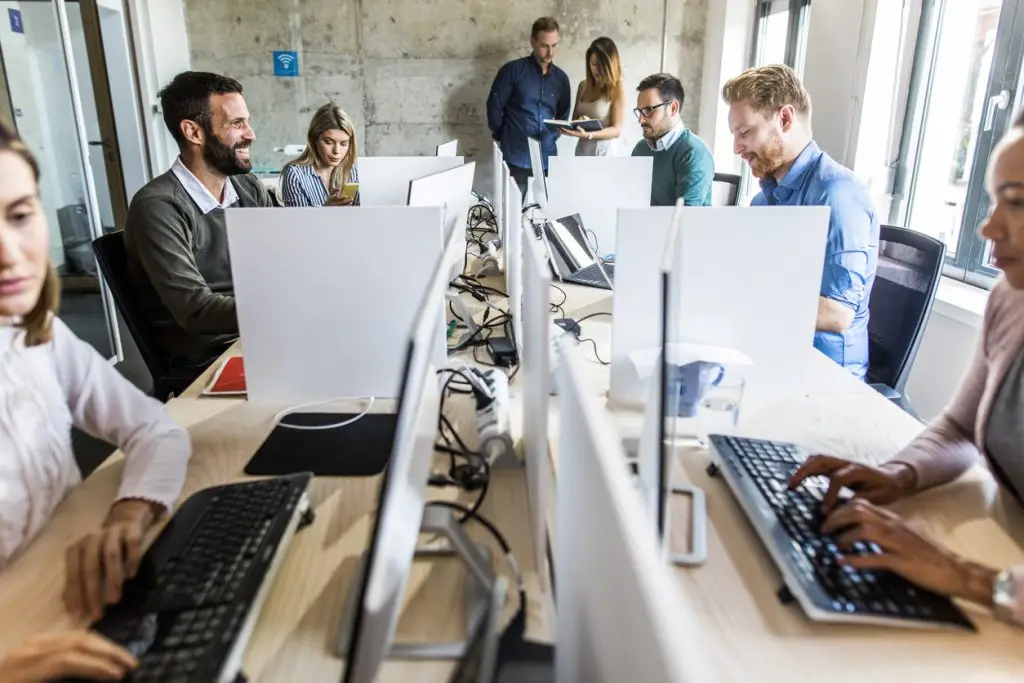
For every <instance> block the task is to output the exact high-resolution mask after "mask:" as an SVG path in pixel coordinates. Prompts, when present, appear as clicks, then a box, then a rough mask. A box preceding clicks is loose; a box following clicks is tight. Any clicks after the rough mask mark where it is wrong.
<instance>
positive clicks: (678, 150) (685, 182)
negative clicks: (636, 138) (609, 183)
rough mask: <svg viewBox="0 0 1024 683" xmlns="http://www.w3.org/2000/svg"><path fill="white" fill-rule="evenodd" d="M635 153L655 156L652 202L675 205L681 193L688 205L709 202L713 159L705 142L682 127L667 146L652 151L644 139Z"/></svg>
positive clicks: (656, 204)
mask: <svg viewBox="0 0 1024 683" xmlns="http://www.w3.org/2000/svg"><path fill="white" fill-rule="evenodd" d="M633 156H635V157H654V172H653V174H652V176H651V206H675V204H676V200H677V199H678V198H680V197H682V198H683V202H684V203H685V204H686V205H687V206H711V182H712V181H713V180H714V178H715V159H714V157H713V156H712V154H711V150H710V149H709V148H708V146H707V143H705V142H704V141H703V140H701V139H700V138H699V137H697V136H696V135H694V134H693V133H692V132H691V131H690V130H689V129H687V128H684V129H683V132H682V134H681V135H680V136H679V138H678V139H677V140H676V141H675V142H673V143H672V146H671V147H669V148H668V149H666V150H662V151H658V152H655V151H654V150H652V149H651V148H650V146H649V145H648V144H647V141H646V140H641V141H640V142H638V143H636V147H634V148H633Z"/></svg>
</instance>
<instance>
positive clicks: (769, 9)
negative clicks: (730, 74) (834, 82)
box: [739, 0, 811, 199]
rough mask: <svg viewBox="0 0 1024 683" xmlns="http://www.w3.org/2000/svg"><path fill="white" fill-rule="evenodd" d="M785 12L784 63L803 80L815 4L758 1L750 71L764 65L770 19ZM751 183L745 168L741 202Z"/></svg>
mask: <svg viewBox="0 0 1024 683" xmlns="http://www.w3.org/2000/svg"><path fill="white" fill-rule="evenodd" d="M784 11H789V23H788V26H787V28H786V53H785V58H784V63H785V64H786V65H787V66H789V67H792V68H793V70H794V71H796V73H797V75H798V76H803V71H804V58H805V57H806V55H807V24H808V21H809V19H810V11H811V0H757V4H756V5H755V7H754V30H753V33H752V34H751V35H752V36H753V39H752V40H751V41H750V54H749V56H748V58H747V67H748V68H752V67H755V66H761V65H762V61H761V60H762V57H763V52H764V39H765V32H766V30H767V28H768V18H769V17H770V16H771V15H773V14H777V13H780V12H784ZM751 183H754V177H753V176H752V175H750V167H749V166H748V165H747V164H744V165H743V171H742V172H741V174H740V187H739V196H740V198H741V199H742V198H745V197H747V195H748V191H749V189H750V186H751Z"/></svg>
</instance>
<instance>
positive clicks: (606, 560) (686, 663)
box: [554, 337, 706, 683]
mask: <svg viewBox="0 0 1024 683" xmlns="http://www.w3.org/2000/svg"><path fill="white" fill-rule="evenodd" d="M578 353H579V352H578V348H576V344H575V343H574V342H570V341H568V340H566V339H565V338H564V337H563V338H562V339H560V341H559V364H558V385H559V390H560V396H561V399H560V403H559V406H560V410H561V415H560V419H559V425H560V426H559V429H560V432H561V434H560V439H559V448H558V481H557V487H558V492H557V496H556V503H555V504H556V508H557V510H556V514H555V542H554V549H555V584H556V589H555V594H556V595H557V596H558V616H557V627H556V632H557V644H556V647H555V680H557V681H559V682H560V683H561V682H562V681H565V683H622V682H623V681H643V683H687V682H688V681H694V680H698V679H697V678H696V677H695V676H696V675H697V673H696V672H700V671H702V670H706V668H705V667H704V665H703V661H702V660H703V657H705V656H706V655H704V654H702V651H701V649H700V647H699V646H697V645H696V643H698V642H699V639H698V638H699V633H700V629H699V628H698V625H697V624H696V623H695V619H694V617H693V616H692V614H691V612H690V609H689V606H688V605H687V604H686V603H685V602H684V601H683V597H682V595H681V593H680V591H679V586H678V584H677V583H676V582H677V581H678V579H677V578H676V577H675V576H674V573H673V571H672V570H671V569H670V568H669V566H668V565H667V564H666V563H665V562H664V561H663V560H662V556H661V551H660V550H659V547H658V543H657V538H656V533H655V529H654V526H653V525H652V524H651V523H650V521H649V518H648V516H647V514H646V513H645V511H644V509H643V505H642V503H641V499H640V496H639V492H638V491H637V490H636V488H635V487H634V485H633V484H632V482H631V479H630V474H629V471H628V469H627V466H626V453H625V452H624V451H623V449H622V441H621V438H620V436H619V434H618V433H617V432H616V431H615V429H614V427H613V426H612V420H611V417H610V416H609V415H608V414H607V413H606V412H605V411H604V409H603V408H602V407H601V406H600V404H599V399H598V398H597V396H595V395H594V392H593V388H592V382H591V381H590V380H589V379H588V378H587V377H585V376H584V372H583V364H582V361H581V360H580V358H579V357H578V355H577V354H578Z"/></svg>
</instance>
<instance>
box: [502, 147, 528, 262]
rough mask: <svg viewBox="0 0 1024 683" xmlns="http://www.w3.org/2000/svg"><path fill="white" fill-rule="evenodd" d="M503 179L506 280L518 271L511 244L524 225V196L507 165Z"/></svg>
mask: <svg viewBox="0 0 1024 683" xmlns="http://www.w3.org/2000/svg"><path fill="white" fill-rule="evenodd" d="M501 168H502V172H503V177H504V179H505V190H504V197H505V206H504V207H503V210H502V212H503V213H504V215H505V219H504V220H505V236H504V240H503V241H502V245H503V247H502V270H503V271H504V272H505V278H506V280H507V279H508V278H509V277H510V276H509V273H512V272H513V271H515V270H516V268H517V267H516V266H515V264H514V263H513V261H514V260H515V257H514V256H513V254H514V253H515V250H513V249H510V248H509V242H511V240H512V237H511V235H512V231H513V230H514V229H515V228H517V227H519V228H521V227H522V225H523V195H522V193H521V192H520V191H519V185H517V184H516V181H515V178H513V177H512V175H511V173H509V170H508V166H507V165H505V164H502V165H501Z"/></svg>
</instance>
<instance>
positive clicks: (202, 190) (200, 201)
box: [171, 157, 238, 216]
mask: <svg viewBox="0 0 1024 683" xmlns="http://www.w3.org/2000/svg"><path fill="white" fill-rule="evenodd" d="M171 172H172V173H173V174H174V176H175V177H176V178H177V179H178V182H180V183H181V186H182V187H184V188H185V192H187V193H188V196H189V197H191V198H192V201H194V202H195V203H196V206H198V207H199V210H200V211H202V212H203V215H204V216H205V215H206V214H208V213H210V212H211V211H213V210H214V209H226V208H227V207H229V206H231V205H232V204H234V203H235V202H237V201H238V193H237V192H235V184H234V183H232V182H231V179H230V178H225V179H224V201H218V200H217V198H216V197H214V196H213V195H212V194H211V193H210V191H209V190H208V189H206V185H203V183H202V182H201V181H200V180H199V178H197V177H196V176H195V174H194V173H192V171H190V170H188V167H187V166H186V165H185V164H184V162H183V161H182V160H181V157H178V158H177V159H175V160H174V163H173V164H171Z"/></svg>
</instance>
